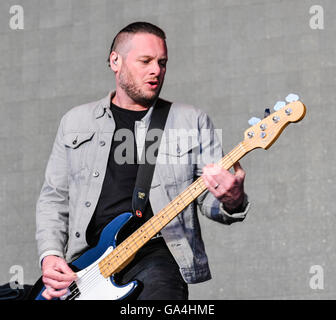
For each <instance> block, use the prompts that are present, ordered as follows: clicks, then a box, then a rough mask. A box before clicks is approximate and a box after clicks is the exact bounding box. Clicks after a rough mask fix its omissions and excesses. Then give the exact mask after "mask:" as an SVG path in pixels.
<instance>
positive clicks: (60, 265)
mask: <svg viewBox="0 0 336 320" xmlns="http://www.w3.org/2000/svg"><path fill="white" fill-rule="evenodd" d="M57 269H58V271H61V272H63V273H64V274H68V275H72V276H73V277H74V279H73V280H75V279H76V278H77V274H76V273H75V272H73V271H72V269H71V268H70V267H69V266H68V264H67V263H66V262H65V261H60V262H59V263H58V264H57Z"/></svg>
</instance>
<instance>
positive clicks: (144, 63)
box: [36, 22, 248, 300]
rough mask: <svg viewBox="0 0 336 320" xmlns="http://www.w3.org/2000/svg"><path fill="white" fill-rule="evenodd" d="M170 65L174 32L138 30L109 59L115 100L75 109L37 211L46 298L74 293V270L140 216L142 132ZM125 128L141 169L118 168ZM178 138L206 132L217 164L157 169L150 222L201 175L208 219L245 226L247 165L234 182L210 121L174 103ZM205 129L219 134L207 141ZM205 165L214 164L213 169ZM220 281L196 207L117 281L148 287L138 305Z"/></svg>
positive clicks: (118, 40)
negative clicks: (135, 198) (222, 163)
mask: <svg viewBox="0 0 336 320" xmlns="http://www.w3.org/2000/svg"><path fill="white" fill-rule="evenodd" d="M167 61H168V54H167V47H166V42H165V34H164V32H163V31H162V30H161V29H160V28H158V27H156V26H154V25H152V24H150V23H146V22H136V23H133V24H130V25H129V26H127V27H125V28H124V29H123V30H121V31H120V32H119V33H118V34H117V36H116V37H115V39H114V41H113V43H112V46H111V51H110V55H109V66H110V68H111V70H112V71H113V72H114V74H115V81H116V90H115V92H111V93H110V94H109V95H108V97H106V98H104V99H102V100H100V101H97V102H93V103H90V104H87V105H82V106H79V107H75V108H73V109H72V110H70V111H69V112H68V113H67V114H66V115H65V116H64V117H63V118H62V120H61V124H60V127H59V129H58V133H57V136H56V140H55V143H54V147H53V150H52V153H51V156H50V159H49V162H48V166H47V169H46V175H45V182H44V184H43V187H42V190H41V194H40V197H39V200H38V202H37V233H36V238H37V242H38V251H39V255H40V262H41V266H42V273H43V282H44V284H45V286H46V288H47V289H46V290H45V291H44V293H43V296H44V297H45V298H47V299H51V298H54V297H60V296H62V295H64V294H65V293H66V291H67V287H68V286H69V285H70V283H71V282H72V281H73V280H75V279H76V274H75V273H74V272H73V271H72V270H71V269H70V268H69V266H68V265H67V262H71V261H72V260H74V259H75V258H77V257H78V256H79V255H80V254H81V253H82V252H84V251H85V250H87V249H88V247H89V246H90V245H91V246H94V245H95V243H97V239H98V237H99V234H100V232H101V230H102V229H103V227H104V226H105V225H106V224H107V223H108V222H109V221H111V220H112V219H113V218H115V217H116V216H117V215H118V214H120V213H122V212H126V211H128V212H129V211H131V210H132V206H131V201H132V193H133V188H134V184H135V179H136V174H137V170H138V163H136V162H137V159H138V158H139V157H140V153H141V151H142V150H143V149H142V148H143V145H144V135H143V134H142V133H143V132H144V131H146V130H147V129H148V126H149V122H150V118H151V113H152V112H153V109H154V108H155V105H156V103H157V102H158V97H159V93H160V90H161V88H162V85H163V82H164V77H165V73H166V65H167ZM123 129H127V130H129V131H130V132H132V134H134V143H130V144H128V147H129V148H133V147H135V149H134V150H135V155H134V157H133V159H134V160H135V163H132V161H131V162H130V163H123V164H119V162H118V159H117V156H116V155H117V154H120V152H119V151H120V147H121V146H122V144H123V143H124V142H123V141H122V139H119V138H120V137H119V138H117V136H118V130H123ZM170 129H173V130H180V129H186V130H187V131H188V130H189V132H190V131H192V132H195V130H196V132H197V133H196V135H197V137H196V138H197V139H196V141H197V143H198V145H199V148H198V149H199V150H202V152H201V153H203V154H202V156H203V155H204V154H205V153H206V152H205V151H209V149H211V152H212V155H210V154H211V152H209V153H207V154H209V155H207V156H204V157H203V158H202V161H201V160H200V157H199V156H200V154H198V155H196V159H198V160H197V161H196V163H187V164H185V163H184V164H180V165H179V164H177V165H176V164H171V163H169V162H168V163H157V164H156V167H155V172H154V175H153V180H152V185H151V191H150V197H149V204H148V206H147V208H146V212H145V213H144V217H143V218H144V219H143V221H146V220H148V219H149V218H150V217H151V216H153V214H155V213H157V212H158V211H159V210H161V209H162V208H163V207H164V206H165V205H166V204H168V203H169V201H171V200H172V199H173V198H175V197H176V196H177V195H178V194H179V193H181V192H182V191H183V190H184V189H185V187H186V186H188V185H189V184H190V183H191V182H192V181H193V179H195V177H197V176H200V175H202V177H203V181H204V183H205V185H206V187H207V189H208V191H207V192H206V193H204V194H203V195H201V196H200V197H199V198H198V199H197V200H196V201H195V204H197V205H198V207H199V208H200V210H201V212H202V213H203V214H205V215H207V216H208V217H209V218H211V219H213V220H216V221H219V222H221V223H225V224H230V223H232V222H235V221H242V220H243V219H244V218H245V215H246V212H247V210H248V203H247V196H246V194H245V193H244V186H243V183H244V177H245V172H244V171H243V169H242V168H241V167H240V165H239V164H238V163H236V164H235V165H234V170H235V172H234V174H232V173H230V172H229V171H227V170H224V169H223V168H221V167H219V166H217V165H214V164H211V163H214V162H216V161H218V160H219V159H220V158H221V157H222V156H223V154H222V150H221V146H220V143H219V141H218V139H217V137H216V136H215V135H214V134H213V132H214V128H213V125H212V123H211V121H210V120H209V118H208V116H207V115H206V114H204V113H203V112H201V111H199V110H197V109H195V108H193V107H191V106H187V105H182V104H177V103H173V104H172V105H171V108H170V111H169V115H168V118H167V122H166V126H165V130H164V131H165V132H166V131H168V130H170ZM202 130H203V132H204V130H207V131H208V132H210V133H211V135H206V134H205V135H201V131H202ZM162 139H163V138H162ZM165 143H166V142H163V140H162V141H161V144H165ZM169 143H170V142H168V144H169ZM170 145H172V144H170ZM173 145H174V144H173ZM177 147H178V148H179V150H177V151H176V150H173V152H171V153H170V151H169V150H170V149H169V148H168V149H167V148H166V150H168V152H166V154H167V153H168V157H171V158H175V160H176V158H179V160H181V159H183V157H188V156H189V155H190V154H191V153H193V152H194V151H193V150H194V147H195V145H194V144H192V145H191V146H190V145H188V144H186V145H182V144H178V145H177ZM181 148H183V150H180V149H181ZM161 150H164V148H163V149H161V145H160V149H159V154H161V153H162V151H161ZM204 162H207V163H210V164H208V165H207V166H204ZM202 170H203V171H202ZM202 172H203V174H202ZM126 231H127V230H126ZM129 232H130V231H129ZM210 277H211V275H210V271H209V267H208V261H207V256H206V254H205V250H204V245H203V241H202V237H201V233H200V226H199V222H198V218H197V210H196V206H195V205H194V204H191V205H189V206H188V207H187V208H186V209H185V210H184V211H183V212H182V213H181V214H180V215H179V216H177V218H176V219H174V220H173V221H171V222H170V223H169V224H168V225H167V226H166V227H165V228H164V229H162V230H161V233H160V234H158V236H157V237H155V238H154V239H152V240H150V241H149V242H148V244H146V245H145V246H144V247H143V248H141V249H140V250H139V252H138V253H137V255H136V257H135V259H134V260H133V261H132V262H131V263H130V264H129V265H128V266H127V267H126V268H125V269H124V270H122V271H121V272H120V273H119V274H117V278H118V281H120V282H122V283H123V282H128V281H130V280H133V279H137V280H139V281H140V282H141V283H143V290H142V291H141V293H140V294H138V296H137V297H136V298H137V299H139V300H141V299H187V298H188V287H187V283H198V282H201V281H205V280H208V279H210Z"/></svg>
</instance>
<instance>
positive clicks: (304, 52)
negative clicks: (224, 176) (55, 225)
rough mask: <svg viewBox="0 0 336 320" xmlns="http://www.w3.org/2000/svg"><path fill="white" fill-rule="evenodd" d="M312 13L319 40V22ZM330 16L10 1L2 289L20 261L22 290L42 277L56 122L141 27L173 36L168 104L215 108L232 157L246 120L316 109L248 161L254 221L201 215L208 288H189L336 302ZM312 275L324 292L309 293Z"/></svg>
mask: <svg viewBox="0 0 336 320" xmlns="http://www.w3.org/2000/svg"><path fill="white" fill-rule="evenodd" d="M316 4H318V5H320V6H322V8H323V9H324V29H322V30H316V29H312V28H311V26H310V20H311V18H312V16H313V14H310V13H309V9H310V8H311V6H312V5H316ZM13 5H21V6H22V7H23V9H24V29H23V30H12V29H11V28H10V25H9V20H10V18H11V17H12V16H13V14H10V13H9V10H10V8H11V6H13ZM335 16H336V3H335V1H333V0H318V1H316V0H312V1H310V0H300V1H299V0H298V1H293V0H282V1H281V0H235V1H233V0H217V1H210V0H194V1H190V0H188V1H187V0H185V1H181V0H169V1H168V0H160V1H153V0H137V1H135V0H127V1H121V0H109V1H108V0H43V1H38V0H29V1H24V0H13V1H11V0H5V1H1V3H0V74H1V76H0V145H1V149H0V150H1V156H0V175H1V180H0V181H1V185H0V208H1V215H0V244H1V245H0V259H1V260H0V283H5V282H8V281H9V280H10V278H11V277H12V276H13V274H11V273H10V268H11V267H12V266H15V265H18V266H21V267H22V268H23V271H24V282H25V283H32V282H34V281H35V279H37V277H38V276H39V269H38V266H37V254H36V244H35V240H34V232H35V217H34V215H35V203H36V199H37V197H38V194H39V191H40V188H41V185H42V181H43V175H44V170H45V166H46V162H47V159H48V156H49V153H50V151H51V146H52V142H53V140H54V137H55V133H56V129H57V126H58V123H59V120H60V118H61V116H62V114H64V113H65V112H66V111H67V110H69V109H70V108H71V107H72V106H74V105H78V104H81V103H84V102H88V101H92V100H96V99H99V98H100V97H103V96H104V95H105V94H106V93H107V91H108V90H110V89H111V88H113V76H112V74H111V72H110V71H109V70H108V68H107V65H106V63H105V60H106V57H107V54H108V49H109V46H110V43H111V40H112V38H113V36H114V34H115V33H116V32H117V31H118V30H120V28H122V27H123V26H125V25H126V24H128V23H130V22H133V21H135V20H146V21H150V22H153V23H156V24H158V25H160V26H161V27H162V28H163V29H164V30H165V31H166V33H167V38H168V40H167V41H168V48H169V63H168V73H167V77H166V83H165V87H164V90H163V92H162V96H163V97H165V98H168V99H170V100H174V101H183V102H187V103H191V104H194V105H196V106H197V107H199V108H202V109H204V110H205V111H207V112H208V113H209V114H210V116H212V118H213V120H214V122H215V124H216V127H217V128H222V130H223V145H224V148H225V150H226V151H229V150H230V149H231V148H232V147H234V146H235V145H236V144H237V143H238V142H240V141H241V140H242V139H243V132H244V131H245V129H247V128H248V126H249V125H248V124H247V120H248V119H249V118H250V117H252V116H258V117H261V116H262V115H263V110H264V108H265V107H268V106H272V105H273V104H274V103H275V102H276V101H277V100H282V99H284V97H285V96H286V95H287V94H288V93H290V92H294V93H297V94H299V95H300V97H301V99H302V100H303V102H304V103H305V104H306V106H307V115H306V117H305V119H304V120H303V121H302V122H300V123H298V124H293V125H291V126H289V127H288V129H286V130H285V131H284V132H283V134H282V135H281V136H280V138H279V139H278V141H277V142H276V143H275V145H274V146H272V148H271V149H269V150H268V151H264V150H256V151H254V152H252V153H251V154H249V155H248V156H247V157H246V158H244V159H243V160H242V161H241V164H242V166H243V167H244V168H245V170H246V172H247V176H246V190H247V192H248V194H249V197H250V201H251V203H252V206H251V210H250V213H249V216H248V217H247V219H246V220H245V222H244V223H240V224H235V225H231V226H222V225H219V224H217V223H214V222H212V221H210V220H207V219H206V218H203V217H201V223H202V227H203V237H204V241H205V244H206V248H207V251H208V256H209V260H210V265H211V270H212V275H213V279H212V280H211V281H208V282H206V283H202V284H198V285H192V286H190V298H191V299H334V298H335V297H336V276H335V274H334V272H333V271H334V270H335V267H336V253H335V242H336V236H335V234H336V233H335V228H336V221H335V216H334V215H335V209H334V203H333V200H334V194H335V186H334V185H335V177H336V169H335V167H336V166H335V165H334V159H335V151H334V139H335V132H334V130H335V118H334V105H335V101H336V90H335V88H336V83H335V82H336V81H335V80H336V79H335V78H336V72H335V68H336V59H335V54H336V52H335V50H336V44H335V33H336V26H335V21H336V19H335ZM314 265H318V266H321V267H322V269H321V270H323V275H324V278H323V289H312V288H311V287H310V281H311V278H312V277H313V276H314V275H313V274H312V273H310V269H311V267H312V266H314ZM320 279H321V278H320ZM321 281H322V280H321ZM320 284H321V282H320Z"/></svg>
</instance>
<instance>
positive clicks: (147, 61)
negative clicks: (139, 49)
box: [141, 60, 149, 64]
mask: <svg viewBox="0 0 336 320" xmlns="http://www.w3.org/2000/svg"><path fill="white" fill-rule="evenodd" d="M141 62H142V63H144V64H148V63H149V60H141Z"/></svg>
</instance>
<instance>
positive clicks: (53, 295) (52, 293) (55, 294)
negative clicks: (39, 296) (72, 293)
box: [47, 287, 68, 298]
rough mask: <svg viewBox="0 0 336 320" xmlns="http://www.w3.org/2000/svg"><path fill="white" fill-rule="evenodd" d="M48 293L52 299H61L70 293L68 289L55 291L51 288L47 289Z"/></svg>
mask: <svg viewBox="0 0 336 320" xmlns="http://www.w3.org/2000/svg"><path fill="white" fill-rule="evenodd" d="M47 292H48V295H49V296H51V298H60V297H62V296H64V295H65V294H66V293H67V292H68V289H62V290H55V289H53V288H51V287H47Z"/></svg>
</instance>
